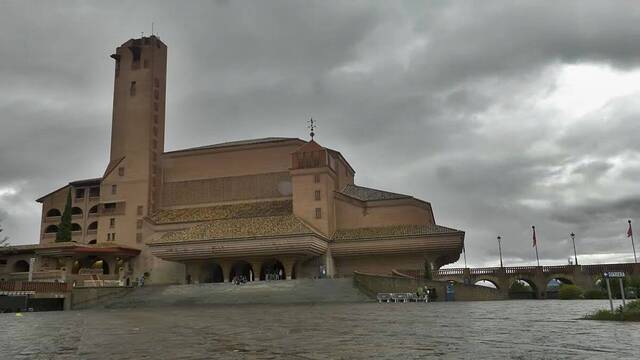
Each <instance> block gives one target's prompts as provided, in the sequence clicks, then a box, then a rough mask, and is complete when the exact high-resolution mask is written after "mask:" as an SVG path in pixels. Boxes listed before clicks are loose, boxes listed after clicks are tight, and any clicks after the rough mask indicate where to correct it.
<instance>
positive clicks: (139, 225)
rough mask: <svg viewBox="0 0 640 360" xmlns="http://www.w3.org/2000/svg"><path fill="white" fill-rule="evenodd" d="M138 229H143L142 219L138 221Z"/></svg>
mask: <svg viewBox="0 0 640 360" xmlns="http://www.w3.org/2000/svg"><path fill="white" fill-rule="evenodd" d="M136 229H142V220H138V221H136Z"/></svg>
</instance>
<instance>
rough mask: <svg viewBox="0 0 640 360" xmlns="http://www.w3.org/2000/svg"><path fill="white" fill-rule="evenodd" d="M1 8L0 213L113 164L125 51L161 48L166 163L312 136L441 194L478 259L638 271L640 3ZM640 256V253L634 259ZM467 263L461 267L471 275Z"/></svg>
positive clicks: (16, 220) (17, 211) (446, 218)
mask: <svg viewBox="0 0 640 360" xmlns="http://www.w3.org/2000/svg"><path fill="white" fill-rule="evenodd" d="M513 3H515V2H510V1H502V2H492V1H476V2H469V1H464V2H454V1H446V2H445V1H434V2H432V3H431V5H429V6H427V4H426V2H425V1H422V0H418V1H408V2H389V1H379V2H356V1H344V2H332V1H317V2H313V1H253V2H250V1H189V2H177V1H171V2H157V1H154V2H153V3H151V2H146V1H130V2H129V1H109V2H104V1H103V2H90V1H77V2H76V1H49V0H48V1H6V0H0V218H2V219H3V221H2V226H3V228H4V229H5V231H4V233H6V234H7V235H9V236H10V237H11V242H12V243H13V244H27V243H36V242H38V234H39V221H40V211H41V209H40V206H39V204H38V203H36V202H35V199H36V198H38V197H39V196H41V195H43V194H46V193H48V192H50V191H51V190H54V189H56V188H58V187H60V186H62V185H64V184H66V183H68V182H69V181H70V180H76V179H83V178H91V177H97V176H100V175H101V174H102V173H103V171H104V169H105V167H106V165H107V162H108V151H109V137H110V125H111V105H112V94H113V93H112V91H113V69H114V65H113V60H112V59H110V58H109V55H110V54H112V53H113V52H114V50H115V48H116V47H117V46H118V45H120V44H121V43H123V42H125V41H126V40H128V39H129V38H133V37H140V34H141V32H144V33H145V35H148V34H149V33H150V32H151V23H152V22H154V23H155V29H156V32H157V33H158V35H159V36H160V38H161V39H162V40H163V41H164V42H165V43H166V44H167V46H168V48H169V61H168V81H167V87H168V90H167V119H166V122H167V129H166V144H165V149H166V150H174V149H180V148H185V147H191V146H199V145H206V144H212V143H217V142H223V141H231V140H238V139H246V138H257V137H267V136H290V137H300V138H303V139H307V138H308V135H307V132H308V131H307V130H306V128H305V126H306V120H307V119H308V118H309V117H310V116H313V117H314V119H317V120H318V125H319V127H318V131H317V133H318V135H317V140H318V142H319V143H320V144H322V145H324V146H328V147H331V148H334V149H336V150H339V151H341V152H342V153H343V154H344V155H345V156H346V158H347V160H348V161H349V162H350V163H351V165H352V166H353V167H354V168H355V169H356V183H357V184H359V185H363V186H369V187H375V188H380V189H384V190H390V191H394V192H400V193H407V194H411V195H414V196H416V197H418V198H421V199H424V200H426V201H430V202H431V204H432V206H433V208H434V212H435V217H436V221H437V223H438V224H441V225H444V226H449V227H454V228H457V229H461V230H464V231H466V246H467V260H468V263H469V265H474V266H481V265H495V264H497V261H498V260H497V244H496V235H498V234H500V235H502V236H503V238H504V241H503V253H504V258H505V264H507V265H511V264H534V263H535V253H534V251H533V249H532V247H531V225H536V228H537V235H538V241H539V251H540V257H541V261H542V262H543V263H544V264H565V263H567V258H568V257H569V256H570V255H572V248H571V241H570V238H569V235H568V234H569V233H571V232H572V231H573V232H575V233H576V234H577V236H576V243H577V248H578V253H579V256H581V260H580V261H581V262H582V263H596V262H607V261H612V262H620V261H632V260H633V255H632V252H631V242H630V241H629V239H627V238H626V236H625V232H626V230H627V228H626V222H627V219H632V220H634V221H638V225H637V228H638V233H639V234H640V186H638V185H639V181H640V137H639V136H638V135H639V134H640V102H639V101H638V99H639V96H640V4H639V3H638V2H634V1H606V2H604V1H584V0H581V1H563V2H553V3H552V2H544V4H543V3H541V2H536V3H534V2H531V3H527V2H518V4H517V5H516V4H513ZM639 250H640V249H639ZM458 264H461V262H459V263H458Z"/></svg>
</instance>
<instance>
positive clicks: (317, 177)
mask: <svg viewBox="0 0 640 360" xmlns="http://www.w3.org/2000/svg"><path fill="white" fill-rule="evenodd" d="M313 182H314V183H316V184H317V183H319V182H320V174H315V175H313Z"/></svg>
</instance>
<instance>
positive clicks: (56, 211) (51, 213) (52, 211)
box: [47, 209, 62, 217]
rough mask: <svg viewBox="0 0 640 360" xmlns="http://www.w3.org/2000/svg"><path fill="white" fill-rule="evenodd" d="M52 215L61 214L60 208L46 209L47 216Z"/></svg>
mask: <svg viewBox="0 0 640 360" xmlns="http://www.w3.org/2000/svg"><path fill="white" fill-rule="evenodd" d="M52 216H62V214H61V213H60V210H58V209H51V210H49V211H47V217H52Z"/></svg>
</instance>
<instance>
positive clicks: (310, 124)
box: [308, 118, 316, 140]
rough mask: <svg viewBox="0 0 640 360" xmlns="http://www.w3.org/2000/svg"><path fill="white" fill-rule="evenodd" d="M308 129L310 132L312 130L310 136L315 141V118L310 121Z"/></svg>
mask: <svg viewBox="0 0 640 360" xmlns="http://www.w3.org/2000/svg"><path fill="white" fill-rule="evenodd" d="M308 128H309V130H311V133H309V135H311V140H313V137H314V136H315V135H316V133H315V132H314V131H315V130H316V122H315V121H313V118H311V119H310V120H309V126H308Z"/></svg>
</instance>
